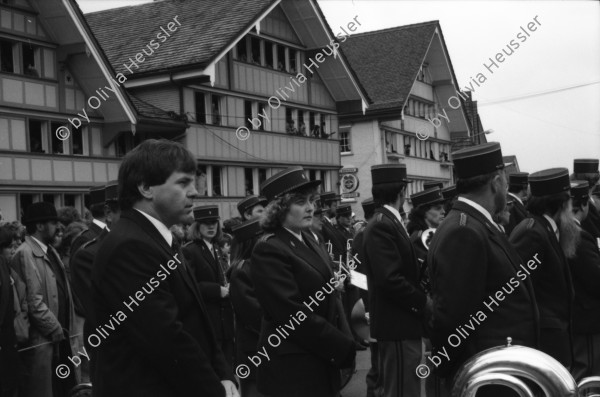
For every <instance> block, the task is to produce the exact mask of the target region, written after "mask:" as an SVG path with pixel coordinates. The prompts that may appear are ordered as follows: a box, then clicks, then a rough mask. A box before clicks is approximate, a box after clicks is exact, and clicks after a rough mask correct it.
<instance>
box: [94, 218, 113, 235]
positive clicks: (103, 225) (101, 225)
mask: <svg viewBox="0 0 600 397" xmlns="http://www.w3.org/2000/svg"><path fill="white" fill-rule="evenodd" d="M92 222H93V223H95V224H96V226H98V227H99V228H100V229H102V230H104V229H108V225H107V224H106V223H104V222H102V221H99V220H98V219H95V218H94V219H92ZM108 231H109V232H110V229H108Z"/></svg>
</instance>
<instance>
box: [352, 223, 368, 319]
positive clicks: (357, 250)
mask: <svg viewBox="0 0 600 397" xmlns="http://www.w3.org/2000/svg"><path fill="white" fill-rule="evenodd" d="M364 239H365V229H362V230H361V231H359V232H358V233H356V236H354V240H352V254H353V255H354V256H355V258H356V259H358V261H356V263H355V264H356V271H357V272H359V273H362V274H364V275H365V276H366V275H367V267H366V265H365V250H364V246H363V241H364ZM360 297H361V299H362V300H363V305H364V306H365V311H366V312H369V291H365V290H364V289H361V290H360Z"/></svg>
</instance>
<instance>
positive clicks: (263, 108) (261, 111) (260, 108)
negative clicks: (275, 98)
mask: <svg viewBox="0 0 600 397" xmlns="http://www.w3.org/2000/svg"><path fill="white" fill-rule="evenodd" d="M266 113H267V105H265V104H264V103H261V102H259V103H258V114H262V115H263V116H264V115H265V114H266ZM259 119H260V117H259ZM266 122H267V120H264V119H263V120H261V123H260V125H259V126H258V129H259V130H261V131H264V130H265V123H266Z"/></svg>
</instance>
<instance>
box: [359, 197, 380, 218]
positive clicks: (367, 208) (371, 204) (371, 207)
mask: <svg viewBox="0 0 600 397" xmlns="http://www.w3.org/2000/svg"><path fill="white" fill-rule="evenodd" d="M360 205H362V208H363V211H364V212H365V214H368V213H373V212H374V211H375V209H376V207H377V206H376V205H375V200H373V197H369V198H368V199H366V200H364V201H363V202H362V203H360Z"/></svg>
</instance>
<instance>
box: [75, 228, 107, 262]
mask: <svg viewBox="0 0 600 397" xmlns="http://www.w3.org/2000/svg"><path fill="white" fill-rule="evenodd" d="M100 233H102V228H101V227H100V226H98V225H96V224H95V223H94V222H91V223H90V225H89V227H88V228H87V229H86V230H84V231H82V232H81V233H79V235H78V236H77V237H75V239H74V240H73V242H72V243H71V257H73V254H75V252H77V250H78V249H79V248H80V247H81V246H82V245H83V244H85V243H87V242H88V241H91V240H93V239H95V238H96V237H98V236H99V235H100Z"/></svg>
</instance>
